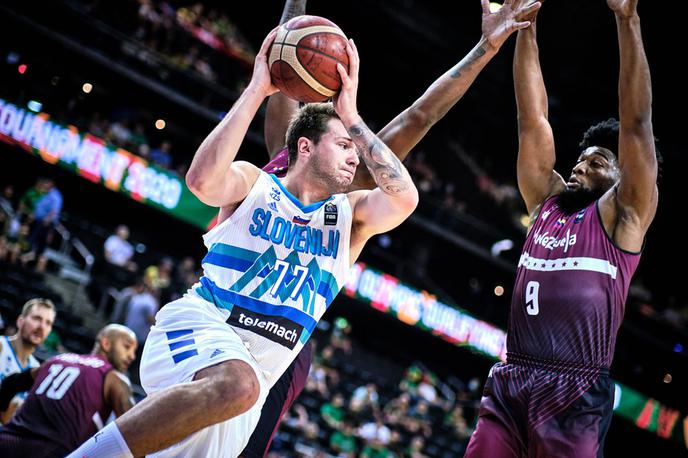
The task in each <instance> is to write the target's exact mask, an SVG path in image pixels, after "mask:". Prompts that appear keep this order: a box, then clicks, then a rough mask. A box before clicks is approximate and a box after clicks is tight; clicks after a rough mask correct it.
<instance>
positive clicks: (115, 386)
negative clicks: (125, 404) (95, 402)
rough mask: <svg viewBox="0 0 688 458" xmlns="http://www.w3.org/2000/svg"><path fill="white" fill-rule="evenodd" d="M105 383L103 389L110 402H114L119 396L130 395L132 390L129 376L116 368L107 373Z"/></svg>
mask: <svg viewBox="0 0 688 458" xmlns="http://www.w3.org/2000/svg"><path fill="white" fill-rule="evenodd" d="M104 383H105V386H104V387H103V388H104V389H103V391H104V392H105V396H106V400H107V401H108V403H111V402H113V401H114V399H117V397H119V396H129V395H130V394H131V392H132V387H131V381H130V380H129V377H127V376H126V375H124V374H123V373H121V372H120V371H118V370H117V369H114V368H113V369H111V370H109V371H108V373H107V374H106V375H105V382H104Z"/></svg>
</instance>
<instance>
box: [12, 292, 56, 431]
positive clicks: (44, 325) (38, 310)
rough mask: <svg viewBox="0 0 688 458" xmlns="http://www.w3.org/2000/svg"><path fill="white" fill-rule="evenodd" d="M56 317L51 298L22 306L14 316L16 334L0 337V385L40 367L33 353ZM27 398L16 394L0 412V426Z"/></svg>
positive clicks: (33, 301)
mask: <svg viewBox="0 0 688 458" xmlns="http://www.w3.org/2000/svg"><path fill="white" fill-rule="evenodd" d="M55 314H56V310H55V304H53V302H52V301H51V300H50V299H43V298H34V299H31V300H29V301H27V302H26V303H25V304H24V306H23V307H22V311H21V313H20V314H19V316H18V317H17V333H16V334H15V335H13V336H11V337H7V336H2V337H0V382H2V380H3V379H5V378H6V377H8V376H10V375H12V374H16V373H17V372H24V371H27V370H30V369H32V368H34V367H38V366H39V365H40V363H39V362H38V360H37V359H36V358H35V357H34V356H33V353H34V352H35V351H36V347H38V346H39V345H41V344H42V343H43V342H44V341H45V339H46V337H48V334H50V331H51V330H52V328H53V323H54V322H55ZM26 395H27V393H26V392H23V393H20V394H18V395H17V396H15V398H14V399H13V400H12V402H11V403H10V405H9V407H8V408H7V410H5V411H2V412H0V423H3V424H4V423H7V422H8V421H10V420H11V419H12V415H14V412H15V410H17V408H18V407H19V406H20V405H21V404H22V402H23V401H24V399H25V398H26Z"/></svg>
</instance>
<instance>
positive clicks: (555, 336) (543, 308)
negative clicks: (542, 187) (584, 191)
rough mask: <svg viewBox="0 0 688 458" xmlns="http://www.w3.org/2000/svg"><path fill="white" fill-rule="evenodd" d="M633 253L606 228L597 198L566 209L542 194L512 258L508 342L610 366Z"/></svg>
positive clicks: (520, 349)
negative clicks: (514, 267)
mask: <svg viewBox="0 0 688 458" xmlns="http://www.w3.org/2000/svg"><path fill="white" fill-rule="evenodd" d="M639 260H640V254H639V253H630V252H626V251H623V250H621V249H619V248H618V247H617V246H616V245H615V244H614V242H613V241H612V240H611V239H610V238H609V237H608V236H607V234H606V232H605V230H604V227H603V225H602V219H601V216H600V214H599V209H598V208H597V202H594V203H592V204H590V205H589V206H588V207H586V208H584V209H582V210H580V211H579V212H577V213H573V214H566V213H564V212H563V211H562V210H561V209H560V208H559V207H558V205H557V198H556V196H555V197H552V198H550V199H548V200H546V201H545V203H544V204H543V206H542V209H541V210H540V213H539V215H538V218H537V221H536V222H535V224H534V225H533V227H532V228H531V230H530V233H529V234H528V237H527V238H526V243H525V245H524V247H523V252H522V253H521V258H520V260H519V263H518V272H517V274H516V283H515V285H514V293H513V296H512V301H511V313H510V316H509V329H508V335H507V350H508V351H509V352H513V353H519V354H522V355H528V356H533V357H536V358H541V359H546V360H554V361H561V362H567V363H575V364H584V365H586V366H590V367H605V368H608V367H609V365H610V364H611V362H612V357H613V353H614V345H615V343H616V334H617V331H618V329H619V326H620V324H621V320H622V318H623V314H624V305H625V302H626V295H627V293H628V286H629V283H630V281H631V277H632V276H633V273H634V272H635V269H636V267H637V266H638V262H639Z"/></svg>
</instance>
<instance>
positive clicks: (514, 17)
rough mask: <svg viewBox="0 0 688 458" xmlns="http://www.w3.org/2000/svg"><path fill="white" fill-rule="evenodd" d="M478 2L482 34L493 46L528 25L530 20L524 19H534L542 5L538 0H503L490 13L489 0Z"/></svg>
mask: <svg viewBox="0 0 688 458" xmlns="http://www.w3.org/2000/svg"><path fill="white" fill-rule="evenodd" d="M480 2H481V4H482V7H483V24H482V31H483V36H484V37H485V38H486V39H487V41H488V43H489V44H490V46H493V47H495V48H500V47H501V46H502V44H504V42H505V41H506V39H507V38H509V36H510V35H511V34H512V33H514V32H515V31H517V30H520V29H525V28H526V27H529V26H530V24H531V21H530V20H525V19H526V18H529V19H534V18H535V13H536V12H537V10H539V9H540V6H541V5H542V3H541V2H539V1H536V2H532V3H531V2H529V1H526V0H505V1H504V5H502V7H501V8H500V9H499V10H497V11H495V12H494V13H492V12H490V2H489V0H480Z"/></svg>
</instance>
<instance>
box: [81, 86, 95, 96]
mask: <svg viewBox="0 0 688 458" xmlns="http://www.w3.org/2000/svg"><path fill="white" fill-rule="evenodd" d="M81 90H82V91H84V92H85V93H86V94H89V93H90V92H91V91H92V90H93V85H92V84H91V83H84V85H83V86H81Z"/></svg>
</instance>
